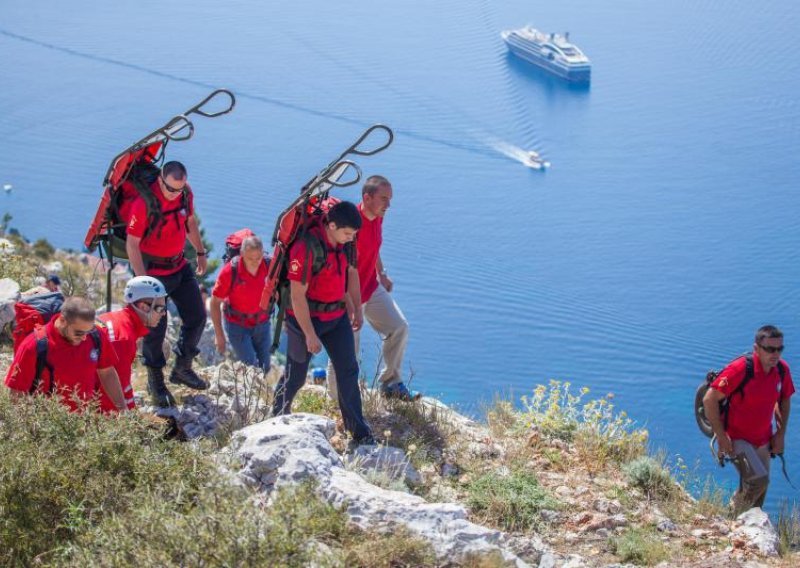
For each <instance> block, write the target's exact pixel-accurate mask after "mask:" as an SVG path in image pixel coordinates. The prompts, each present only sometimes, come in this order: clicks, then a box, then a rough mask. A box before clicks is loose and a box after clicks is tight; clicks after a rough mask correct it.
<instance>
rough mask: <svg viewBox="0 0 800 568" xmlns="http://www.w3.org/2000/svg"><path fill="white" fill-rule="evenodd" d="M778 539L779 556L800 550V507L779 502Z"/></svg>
mask: <svg viewBox="0 0 800 568" xmlns="http://www.w3.org/2000/svg"><path fill="white" fill-rule="evenodd" d="M778 538H779V539H780V543H779V551H780V554H781V556H787V555H789V554H791V553H793V552H796V551H797V550H798V549H800V507H798V506H797V505H792V506H791V507H790V506H789V503H788V501H786V500H783V501H781V508H780V511H779V512H778Z"/></svg>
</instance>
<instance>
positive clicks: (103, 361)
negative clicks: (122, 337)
mask: <svg viewBox="0 0 800 568" xmlns="http://www.w3.org/2000/svg"><path fill="white" fill-rule="evenodd" d="M97 333H98V335H99V336H100V360H99V361H98V362H97V368H98V369H107V368H109V367H113V366H114V365H116V364H117V361H118V360H119V359H118V358H117V352H116V351H115V350H114V346H113V345H112V344H111V340H110V339H109V338H108V329H106V328H105V327H100V326H98V327H97Z"/></svg>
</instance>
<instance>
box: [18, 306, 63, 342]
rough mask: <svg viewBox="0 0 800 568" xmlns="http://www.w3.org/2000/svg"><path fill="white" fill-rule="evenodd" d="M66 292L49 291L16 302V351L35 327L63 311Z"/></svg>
mask: <svg viewBox="0 0 800 568" xmlns="http://www.w3.org/2000/svg"><path fill="white" fill-rule="evenodd" d="M63 304H64V294H62V293H61V292H47V293H45V294H36V295H33V296H28V297H26V298H22V299H21V300H20V301H19V302H17V303H16V304H14V322H15V323H14V331H12V332H11V335H12V337H13V339H14V353H16V352H17V349H19V346H20V345H21V344H22V341H23V340H24V339H25V338H26V337H28V334H30V332H32V331H33V330H34V329H36V328H38V327H41V326H43V325H44V324H46V323H47V322H49V321H50V320H51V319H53V316H55V315H56V314H58V313H59V312H60V311H61V306H62V305H63Z"/></svg>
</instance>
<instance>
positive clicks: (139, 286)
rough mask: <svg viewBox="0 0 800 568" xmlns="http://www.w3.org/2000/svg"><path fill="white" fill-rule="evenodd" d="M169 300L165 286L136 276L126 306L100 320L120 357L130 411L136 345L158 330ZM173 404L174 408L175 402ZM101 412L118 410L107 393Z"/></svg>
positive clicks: (129, 285)
mask: <svg viewBox="0 0 800 568" xmlns="http://www.w3.org/2000/svg"><path fill="white" fill-rule="evenodd" d="M166 296H167V291H166V290H165V289H164V285H163V284H161V282H159V281H158V280H156V279H155V278H153V277H152V276H135V277H134V278H131V279H130V280H128V283H127V284H126V285H125V291H124V292H123V295H122V297H123V300H124V301H125V304H126V306H125V307H124V308H122V309H121V310H117V311H116V312H108V313H105V314H102V315H100V316H99V317H98V319H99V320H100V321H102V322H103V324H104V327H105V330H106V334H107V335H108V339H109V340H110V341H111V344H112V345H113V346H114V351H116V353H117V358H118V362H117V364H116V365H115V368H116V369H117V374H118V375H119V381H120V384H121V385H122V393H123V395H124V396H125V405H126V406H127V408H128V410H133V409H134V408H136V403H135V402H134V401H133V387H132V386H131V368H132V367H133V361H134V359H136V350H137V349H136V344H137V342H138V341H139V338H140V337H144V336H146V335H147V333H148V331H149V329H150V328H152V327H155V326H157V325H158V323H159V322H160V321H161V319H162V318H163V317H164V315H165V314H166V312H167V306H166ZM171 402H172V404H173V405H174V403H175V401H174V400H173V401H171ZM100 409H101V410H103V411H104V412H112V411H115V410H116V409H117V407H116V405H115V404H114V403H113V402H112V401H111V397H109V396H108V393H106V391H105V389H103V390H102V392H101V395H100Z"/></svg>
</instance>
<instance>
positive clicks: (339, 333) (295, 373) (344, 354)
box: [272, 315, 371, 440]
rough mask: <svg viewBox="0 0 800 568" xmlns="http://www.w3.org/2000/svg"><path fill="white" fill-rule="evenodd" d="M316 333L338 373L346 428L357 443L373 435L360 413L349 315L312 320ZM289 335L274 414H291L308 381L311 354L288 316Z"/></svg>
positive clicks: (299, 331) (276, 392) (356, 369)
mask: <svg viewBox="0 0 800 568" xmlns="http://www.w3.org/2000/svg"><path fill="white" fill-rule="evenodd" d="M311 323H312V324H313V326H314V331H315V332H316V334H317V337H319V340H320V342H321V343H322V345H323V346H324V347H325V351H327V352H328V357H330V359H331V362H332V363H333V368H334V370H335V371H336V380H337V384H338V386H339V388H338V389H337V391H338V392H337V394H338V396H339V409H340V410H341V411H342V418H343V419H344V427H345V428H346V429H347V430H348V432H350V434H351V435H352V436H353V438H355V439H356V440H361V439H363V438H365V437H366V436H369V435H371V432H370V429H369V426H367V423H366V421H365V420H364V414H363V412H362V410H361V391H360V390H359V388H358V360H357V359H356V348H355V343H354V342H353V328H352V327H350V321H349V320H348V318H347V315H343V316H342V317H340V318H338V319H335V320H333V321H320V320H319V319H317V318H311ZM286 334H287V335H288V337H289V345H288V348H287V349H286V369H285V370H284V372H283V376H282V377H281V378H280V380H279V381H278V384H277V385H276V387H275V401H274V402H273V404H272V415H273V416H280V415H281V414H289V413H291V410H292V401H293V400H294V397H295V395H296V394H297V391H299V390H300V387H302V386H303V384H304V383H305V382H306V374H307V373H308V363H309V361H311V353H309V352H308V349H307V348H306V337H305V334H304V333H303V330H302V329H300V325H299V324H298V323H297V320H296V319H295V318H294V317H293V316H287V317H286Z"/></svg>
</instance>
